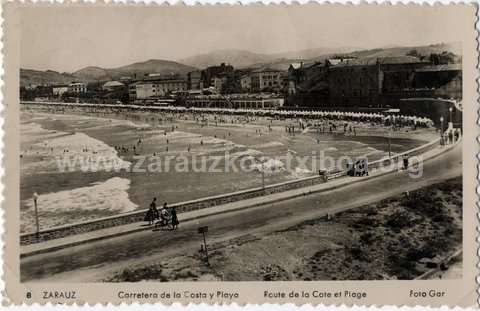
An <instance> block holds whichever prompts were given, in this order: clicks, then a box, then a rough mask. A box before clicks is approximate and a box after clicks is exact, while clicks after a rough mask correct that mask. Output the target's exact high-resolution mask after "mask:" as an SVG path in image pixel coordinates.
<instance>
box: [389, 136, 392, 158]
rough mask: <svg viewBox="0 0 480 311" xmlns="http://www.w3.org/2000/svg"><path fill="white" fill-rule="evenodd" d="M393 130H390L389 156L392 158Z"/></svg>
mask: <svg viewBox="0 0 480 311" xmlns="http://www.w3.org/2000/svg"><path fill="white" fill-rule="evenodd" d="M391 140H392V130H391V129H390V131H388V158H389V159H391V158H392V142H391Z"/></svg>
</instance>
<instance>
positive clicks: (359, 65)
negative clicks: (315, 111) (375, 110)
mask: <svg viewBox="0 0 480 311" xmlns="http://www.w3.org/2000/svg"><path fill="white" fill-rule="evenodd" d="M426 65H428V63H427V62H425V61H421V60H419V59H418V58H416V57H413V56H399V57H384V58H365V59H354V60H347V61H344V62H340V63H339V64H338V65H335V66H330V67H329V70H328V77H327V79H328V88H329V98H330V104H331V105H336V106H366V107H369V106H370V107H375V106H380V105H382V101H381V100H380V97H383V95H384V94H388V93H396V92H399V91H401V90H405V89H408V88H411V87H412V86H413V81H414V77H415V71H416V70H417V69H419V68H421V67H424V66H426Z"/></svg>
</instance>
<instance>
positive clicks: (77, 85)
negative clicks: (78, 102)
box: [68, 82, 87, 94]
mask: <svg viewBox="0 0 480 311" xmlns="http://www.w3.org/2000/svg"><path fill="white" fill-rule="evenodd" d="M68 92H69V93H73V94H80V93H86V92H87V85H86V84H85V83H83V82H72V83H70V84H69V85H68Z"/></svg>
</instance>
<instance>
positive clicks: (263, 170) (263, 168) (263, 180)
mask: <svg viewBox="0 0 480 311" xmlns="http://www.w3.org/2000/svg"><path fill="white" fill-rule="evenodd" d="M262 189H263V190H265V167H264V164H263V162H262Z"/></svg>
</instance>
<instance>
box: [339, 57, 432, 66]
mask: <svg viewBox="0 0 480 311" xmlns="http://www.w3.org/2000/svg"><path fill="white" fill-rule="evenodd" d="M377 62H378V63H380V64H382V65H396V64H418V63H427V62H426V61H422V60H420V59H419V58H417V57H415V56H388V57H367V58H357V59H347V60H344V61H343V62H340V63H338V64H337V65H336V66H335V67H345V66H369V65H375V64H377Z"/></svg>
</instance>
